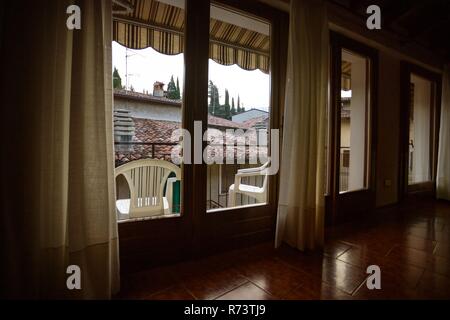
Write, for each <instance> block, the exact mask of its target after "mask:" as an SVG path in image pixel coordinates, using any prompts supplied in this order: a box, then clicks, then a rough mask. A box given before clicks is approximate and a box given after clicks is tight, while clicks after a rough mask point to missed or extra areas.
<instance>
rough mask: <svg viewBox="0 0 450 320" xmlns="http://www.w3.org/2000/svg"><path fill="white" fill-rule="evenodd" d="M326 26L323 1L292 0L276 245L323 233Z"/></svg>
mask: <svg viewBox="0 0 450 320" xmlns="http://www.w3.org/2000/svg"><path fill="white" fill-rule="evenodd" d="M327 77H328V25H327V14H326V7H325V3H324V2H323V1H313V0H301V1H291V10H290V29H289V52H288V72H287V88H286V104H285V114H284V129H283V130H284V134H283V145H282V146H283V147H282V155H281V157H282V159H281V172H280V195H279V205H278V219H277V233H276V246H279V245H280V244H281V242H282V241H285V242H287V243H288V244H289V245H291V246H293V247H296V248H298V249H300V250H314V249H316V248H318V247H320V246H321V245H322V244H323V237H324V176H325V175H324V174H325V162H324V159H325V155H324V152H325V134H326V103H327V86H328V83H327V82H328V79H327Z"/></svg>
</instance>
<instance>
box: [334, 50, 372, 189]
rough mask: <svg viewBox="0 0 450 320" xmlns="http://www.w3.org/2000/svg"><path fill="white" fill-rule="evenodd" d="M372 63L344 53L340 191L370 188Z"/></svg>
mask: <svg viewBox="0 0 450 320" xmlns="http://www.w3.org/2000/svg"><path fill="white" fill-rule="evenodd" d="M369 68H370V60H369V59H368V58H367V57H364V56H360V55H359V54H356V53H354V52H352V51H349V50H342V71H341V89H342V91H341V108H340V130H341V132H340V137H341V141H340V175H339V177H340V179H339V191H340V192H347V191H356V190H361V189H366V188H367V187H368V168H369V161H368V159H369V154H370V153H369V151H370V150H369V148H370V143H369V141H370V140H369V138H370V134H369V133H370V130H369V129H370V128H369V123H370V110H369V105H370V101H369V92H368V90H369V89H368V88H369V85H370V83H369V78H368V76H369V74H370V69H369Z"/></svg>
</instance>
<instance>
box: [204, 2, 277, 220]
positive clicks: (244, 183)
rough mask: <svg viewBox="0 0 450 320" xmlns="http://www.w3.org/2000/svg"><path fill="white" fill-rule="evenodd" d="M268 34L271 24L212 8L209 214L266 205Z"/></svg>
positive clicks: (214, 6) (209, 90)
mask: <svg viewBox="0 0 450 320" xmlns="http://www.w3.org/2000/svg"><path fill="white" fill-rule="evenodd" d="M269 35H270V25H269V24H268V23H266V22H264V21H262V20H259V19H257V18H254V17H250V16H248V15H245V14H242V13H238V12H237V11H231V10H230V9H228V8H223V7H220V6H217V5H212V6H211V19H210V52H209V57H210V60H209V85H208V93H209V97H208V142H207V143H208V147H207V151H206V155H207V158H208V159H207V161H208V169H207V185H206V191H207V209H208V210H209V211H211V210H220V209H227V208H232V207H239V206H243V205H258V204H264V203H266V202H267V194H268V187H269V186H268V177H267V176H266V175H264V170H263V169H264V165H267V159H268V158H267V150H268V146H267V145H268V133H269V129H270V106H269V103H270V76H269V65H270V36H269ZM229 143H231V144H232V145H231V146H230V145H229ZM224 144H227V146H226V147H225V146H224ZM255 159H256V161H253V160H255Z"/></svg>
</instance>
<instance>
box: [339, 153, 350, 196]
mask: <svg viewBox="0 0 450 320" xmlns="http://www.w3.org/2000/svg"><path fill="white" fill-rule="evenodd" d="M339 163H340V164H339V167H340V168H339V191H340V192H342V191H347V190H348V176H349V168H350V148H349V147H341V152H340V159H339Z"/></svg>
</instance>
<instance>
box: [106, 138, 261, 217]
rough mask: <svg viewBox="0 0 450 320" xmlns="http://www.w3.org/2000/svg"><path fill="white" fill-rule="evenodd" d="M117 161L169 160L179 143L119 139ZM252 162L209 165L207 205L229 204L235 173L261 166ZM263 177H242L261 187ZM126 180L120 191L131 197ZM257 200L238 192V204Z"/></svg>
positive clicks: (212, 206) (120, 186) (119, 188)
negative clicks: (251, 163)
mask: <svg viewBox="0 0 450 320" xmlns="http://www.w3.org/2000/svg"><path fill="white" fill-rule="evenodd" d="M114 145H115V158H116V161H115V164H116V167H118V166H120V165H122V164H125V163H127V162H130V161H135V160H140V159H160V160H165V161H168V162H172V160H171V150H172V148H173V147H175V146H177V145H178V143H171V142H135V141H130V142H115V143H114ZM258 166H260V164H257V165H250V164H212V165H208V166H207V185H206V190H207V200H206V207H207V209H208V210H210V209H219V208H227V207H228V190H229V188H230V186H231V185H232V184H233V183H234V176H235V174H236V173H237V171H238V170H239V169H244V168H250V167H258ZM263 179H264V178H263V177H262V176H259V177H245V178H242V183H243V184H249V185H252V186H257V187H261V186H262V184H263ZM122 184H123V182H122V183H120V184H119V185H117V192H118V194H120V195H121V197H127V194H126V193H127V190H126V189H127V187H126V186H122ZM255 203H257V202H256V200H255V199H253V198H251V197H248V196H246V195H242V194H237V196H236V205H238V206H239V205H248V204H255Z"/></svg>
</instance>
